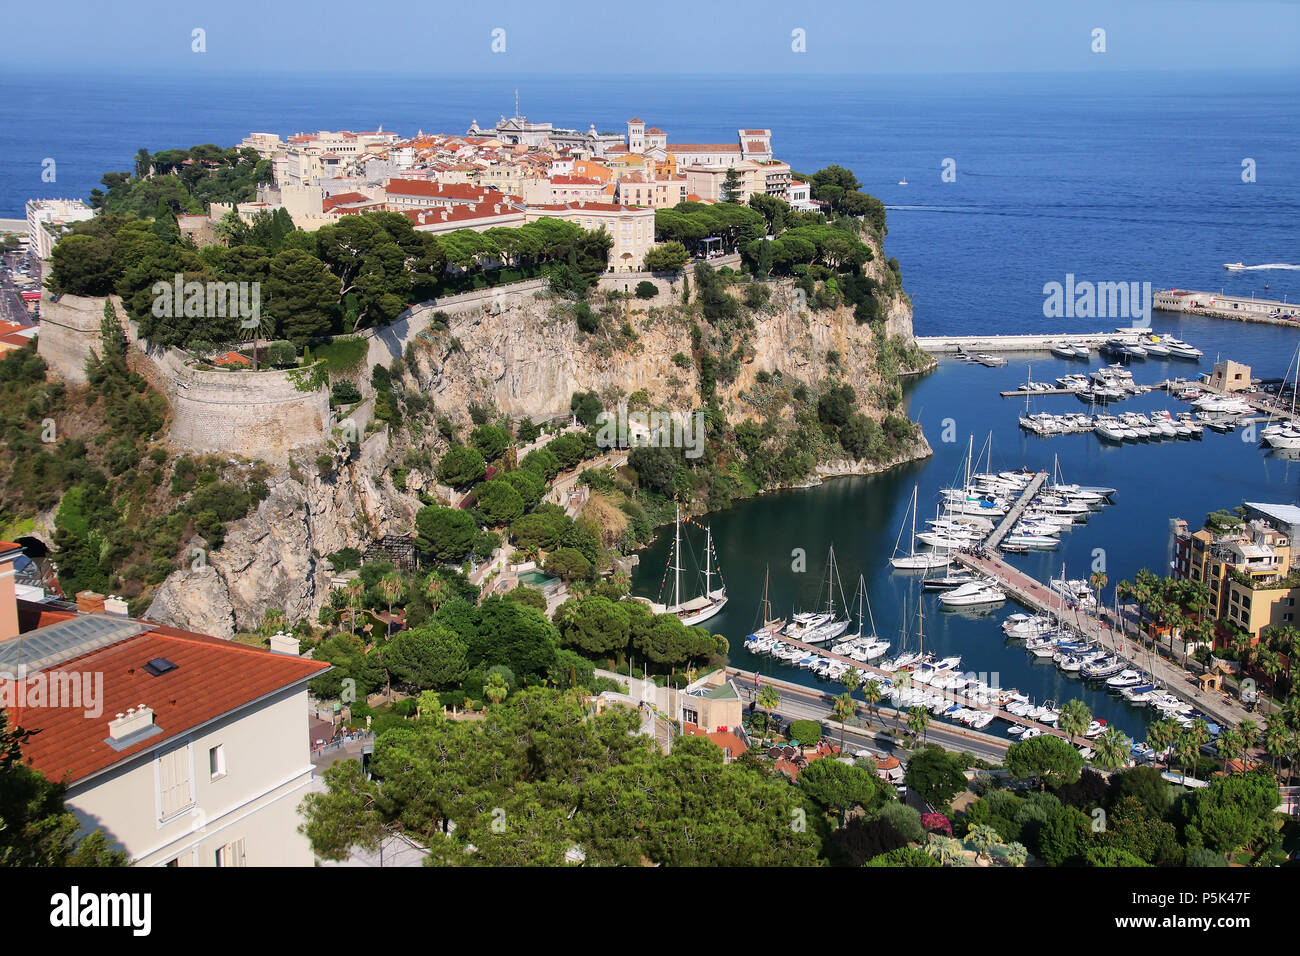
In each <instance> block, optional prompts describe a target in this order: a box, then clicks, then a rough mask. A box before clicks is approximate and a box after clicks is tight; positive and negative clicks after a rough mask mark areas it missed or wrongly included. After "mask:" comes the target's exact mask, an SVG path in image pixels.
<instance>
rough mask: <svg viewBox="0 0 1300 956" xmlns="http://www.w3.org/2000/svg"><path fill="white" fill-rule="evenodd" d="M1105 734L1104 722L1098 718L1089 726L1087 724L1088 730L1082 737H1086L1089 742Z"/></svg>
mask: <svg viewBox="0 0 1300 956" xmlns="http://www.w3.org/2000/svg"><path fill="white" fill-rule="evenodd" d="M1105 732H1106V721H1104V720H1101V719H1100V718H1098V719H1097V720H1094V721H1092V722H1091V723H1090V724H1088V729H1087V730H1085V731H1084V732H1083V735H1084V736H1085V737H1087V738H1088V739H1089V740H1091V739H1093V738H1094V737H1100V736H1101V735H1102V734H1103V733H1105Z"/></svg>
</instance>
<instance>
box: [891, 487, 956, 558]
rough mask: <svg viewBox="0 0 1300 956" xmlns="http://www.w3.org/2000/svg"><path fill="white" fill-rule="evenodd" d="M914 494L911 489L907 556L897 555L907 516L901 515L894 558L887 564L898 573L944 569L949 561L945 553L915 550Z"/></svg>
mask: <svg viewBox="0 0 1300 956" xmlns="http://www.w3.org/2000/svg"><path fill="white" fill-rule="evenodd" d="M916 492H917V487H916V486H913V487H912V501H911V503H910V504H909V505H908V508H907V510H908V512H909V513H910V514H911V516H912V541H911V545H910V547H909V551H908V553H907V554H899V545H901V544H902V541H903V531H904V530H905V529H906V527H907V515H906V514H904V515H903V524H902V525H901V526H900V527H899V529H898V540H897V541H895V542H894V556H893V557H891V558H890V559H889V564H890V566H891V567H893V568H894V569H896V570H899V571H928V570H930V569H931V568H940V567H944V566H945V565H947V564H948V563H949V561H950V560H951V559H950V558H949V556H948V555H947V554H946V553H943V552H940V551H918V550H917V549H916V541H917V538H916Z"/></svg>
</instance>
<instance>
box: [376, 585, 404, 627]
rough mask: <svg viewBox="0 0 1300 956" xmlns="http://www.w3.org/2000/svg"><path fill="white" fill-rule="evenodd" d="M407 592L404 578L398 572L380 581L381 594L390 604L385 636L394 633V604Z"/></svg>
mask: <svg viewBox="0 0 1300 956" xmlns="http://www.w3.org/2000/svg"><path fill="white" fill-rule="evenodd" d="M405 590H406V584H405V583H404V582H403V581H402V576H401V575H400V574H398V573H397V572H396V571H389V572H388V573H387V574H385V575H384V576H383V577H381V578H380V579H379V593H380V594H382V595H383V596H384V600H385V601H387V602H388V630H387V631H386V632H385V636H388V635H391V634H392V633H393V602H394V601H396V600H398V599H399V598H400V597H401V596H402V593H403V592H404V591H405Z"/></svg>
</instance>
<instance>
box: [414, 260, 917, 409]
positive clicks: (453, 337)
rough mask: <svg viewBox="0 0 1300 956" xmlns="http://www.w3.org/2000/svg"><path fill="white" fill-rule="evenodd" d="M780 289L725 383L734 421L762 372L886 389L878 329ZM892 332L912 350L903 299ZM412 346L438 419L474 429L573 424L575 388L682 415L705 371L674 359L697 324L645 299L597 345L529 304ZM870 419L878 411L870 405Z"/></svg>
mask: <svg viewBox="0 0 1300 956" xmlns="http://www.w3.org/2000/svg"><path fill="white" fill-rule="evenodd" d="M772 289H773V292H772V296H771V300H770V301H769V303H768V304H767V305H766V306H764V307H763V308H762V309H760V310H758V312H757V313H756V314H755V316H754V329H753V330H752V332H748V333H746V334H745V336H744V337H743V340H744V343H745V357H744V359H743V360H742V363H741V367H740V370H739V373H738V374H737V375H736V377H735V378H734V379H733V380H732V381H730V382H726V383H721V382H720V383H719V385H718V397H719V400H720V401H721V403H722V406H723V408H724V410H725V411H726V413H727V416H728V418H729V420H731V421H732V422H733V423H734V422H735V421H739V420H741V419H743V418H744V417H746V412H745V409H744V407H743V405H742V403H741V402H740V401H739V397H740V396H741V394H742V393H744V392H745V391H746V390H748V389H749V388H750V386H752V385H753V384H754V382H755V377H756V376H757V375H758V373H759V372H772V371H775V370H778V369H779V370H780V371H782V372H783V373H785V374H787V375H793V376H795V377H797V378H799V379H800V380H802V381H804V382H807V383H809V384H813V383H816V382H819V381H821V380H822V379H823V378H826V377H828V376H830V375H833V376H834V377H837V378H840V379H842V380H844V381H847V382H848V383H849V384H850V385H853V386H854V388H855V389H857V390H858V392H859V394H860V395H861V396H865V395H866V393H867V392H868V391H869V389H870V386H872V385H873V384H877V383H878V381H879V379H878V378H877V377H876V376H875V374H874V372H873V367H874V357H875V354H876V345H875V343H874V341H873V333H872V330H871V327H870V326H869V325H859V324H858V323H857V322H856V321H855V320H854V318H853V311H852V309H850V308H846V307H843V306H841V307H839V308H835V309H830V310H823V311H813V310H811V309H808V308H806V307H802V306H801V305H800V303H799V301H798V299H797V293H796V291H795V290H794V288H793V286H792V285H791V284H789V283H776V284H773V286H772ZM624 322H626V323H627V324H628V325H630V326H631V327H632V330H633V332H634V339H633V340H632V341H631V342H630V344H629V343H628V341H627V339H626V337H618V336H616V335H615V332H614V330H617V329H618V327H619V326H620V325H621V324H622V323H624ZM885 328H886V331H887V333H888V334H889V335H901V336H903V337H904V338H905V339H907V340H908V341H909V342H910V341H911V339H912V312H911V307H910V306H909V305H908V303H907V301H906V300H905V299H904V298H902V297H901V296H896V297H894V298H893V299H891V300H889V301H888V303H887V307H886V320H885ZM413 346H414V347H413V348H412V349H411V350H410V351H409V352H408V355H409V356H410V358H411V360H412V361H411V363H410V364H409V365H408V370H409V371H410V373H411V374H412V375H413V376H414V377H415V379H416V382H417V383H418V385H419V387H420V389H421V390H422V391H424V392H425V393H427V394H428V395H430V396H431V397H432V398H433V400H434V402H435V403H436V405H437V406H438V408H439V410H440V411H442V412H444V413H445V414H448V415H450V416H451V417H452V418H453V419H454V420H457V421H459V422H464V421H467V420H468V413H467V409H468V407H469V405H470V403H471V402H478V403H479V404H482V405H492V406H495V407H496V408H497V409H498V410H500V411H501V412H503V413H504V414H505V415H507V416H508V417H509V418H511V419H519V418H524V417H529V418H532V419H533V420H535V421H540V420H543V419H548V418H552V417H555V416H563V415H567V414H568V412H569V399H570V397H571V396H572V395H573V393H574V392H577V391H595V392H596V393H597V394H598V395H600V396H601V398H602V399H603V400H604V401H605V402H606V404H607V405H608V406H612V405H613V404H614V403H615V402H616V401H617V399H618V398H620V397H622V398H625V397H627V396H628V395H630V394H632V393H633V392H637V391H641V390H644V391H645V392H646V394H647V397H648V400H649V403H650V405H652V406H654V407H666V408H668V409H670V410H673V411H686V410H689V409H691V408H693V407H695V406H696V405H697V404H698V402H699V374H698V371H697V368H696V364H695V363H694V362H688V363H686V366H685V367H680V366H679V365H677V364H676V363H675V362H674V361H673V357H674V356H675V355H683V356H687V357H689V356H690V355H691V348H692V340H691V329H690V320H689V319H688V318H686V317H685V316H684V314H683V312H682V310H681V309H680V308H679V307H676V306H673V307H667V308H653V309H648V310H647V309H645V308H644V307H638V303H637V302H636V301H635V300H632V301H631V302H626V303H618V304H616V305H615V306H613V308H612V310H611V311H610V314H609V315H608V316H606V318H605V319H604V320H603V329H602V331H601V332H598V333H597V334H596V335H594V336H588V335H586V334H584V333H581V332H579V330H578V328H577V323H576V321H575V319H574V317H573V316H572V315H571V314H568V313H566V312H564V311H563V306H562V305H561V304H559V303H557V301H556V300H554V299H551V298H549V297H545V296H525V297H523V298H522V299H521V300H520V301H519V302H517V303H516V304H515V305H514V306H513V307H511V308H508V309H503V310H499V311H494V310H493V309H492V308H491V307H490V306H487V305H484V306H483V307H481V308H478V309H475V310H473V311H469V312H463V313H460V314H456V315H453V316H452V317H451V321H450V327H449V329H448V330H447V331H445V332H438V333H432V334H426V335H425V336H421V337H418V338H416V339H414V341H413ZM831 352H838V353H839V355H840V362H839V365H838V366H837V367H834V368H832V367H830V365H829V364H828V361H827V355H828V353H831ZM864 411H866V412H867V413H868V414H872V413H873V409H872V408H870V407H869V405H868V406H867V407H866V408H864Z"/></svg>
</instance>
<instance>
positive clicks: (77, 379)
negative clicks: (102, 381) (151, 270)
mask: <svg viewBox="0 0 1300 956" xmlns="http://www.w3.org/2000/svg"><path fill="white" fill-rule="evenodd" d="M113 302H114V305H115V306H116V308H117V312H118V315H119V316H121V317H123V318H125V315H126V312H125V310H124V309H123V308H122V303H121V301H120V300H119V299H117V297H114V298H113ZM103 315H104V299H103V298H92V297H87V296H73V295H65V296H61V297H60V298H59V299H58V301H55V300H53V299H52V298H50V297H49V296H48V294H47V295H46V296H45V298H43V299H42V302H41V330H40V333H39V335H38V336H37V351H38V352H39V354H40V355H41V357H42V358H44V359H45V361H46V364H48V365H49V367H50V369H51V371H52V372H53V373H54V374H55V375H57V376H58V377H59V378H61V379H63V380H64V381H66V382H69V383H71V384H75V385H84V384H85V382H86V370H85V367H86V358H87V357H88V356H89V355H90V353H91V352H96V353H97V352H98V351H99V324H100V320H101V319H102V318H103ZM124 331H125V332H126V335H127V340H128V341H129V342H130V343H131V345H132V346H133V348H132V354H131V364H132V366H133V367H134V368H135V369H136V370H137V371H139V372H140V373H141V374H142V375H144V376H145V378H146V379H148V381H149V383H150V384H151V385H152V386H153V387H154V388H156V389H158V391H160V392H162V394H163V395H164V396H165V397H166V398H167V402H168V404H170V405H171V409H172V422H171V430H170V432H169V434H168V438H169V439H170V441H171V442H172V443H173V444H174V445H177V446H179V447H180V448H183V449H186V450H187V451H196V452H224V453H227V454H233V455H240V456H243V457H245V458H262V459H265V460H267V461H284V460H285V459H287V457H288V454H289V452H290V451H293V450H294V449H297V448H303V447H307V446H310V445H313V444H316V443H318V442H320V441H322V440H323V439H325V438H326V437H327V436H328V434H329V428H330V425H331V419H330V409H329V395H328V393H327V391H326V390H325V389H323V388H321V389H317V390H316V391H313V392H302V391H299V390H298V389H297V388H295V387H294V385H293V382H292V380H291V379H290V377H289V374H288V373H287V372H281V371H260V372H228V371H200V370H198V369H194V368H191V367H189V366H187V365H186V364H185V361H186V355H185V354H184V353H183V352H180V351H178V350H176V349H163V348H157V347H153V348H151V347H150V346H149V343H148V342H147V341H144V340H142V339H140V338H139V335H138V333H137V330H136V327H135V323H133V322H127V323H125V326H124Z"/></svg>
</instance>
